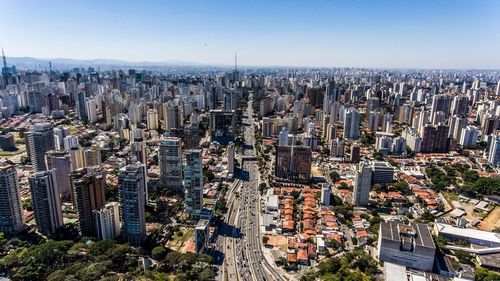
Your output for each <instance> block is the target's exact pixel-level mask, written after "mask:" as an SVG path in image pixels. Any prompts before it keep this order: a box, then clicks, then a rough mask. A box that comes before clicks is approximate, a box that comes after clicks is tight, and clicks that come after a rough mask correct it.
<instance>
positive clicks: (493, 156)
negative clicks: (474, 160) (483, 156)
mask: <svg viewBox="0 0 500 281" xmlns="http://www.w3.org/2000/svg"><path fill="white" fill-rule="evenodd" d="M488 163H490V164H491V165H495V166H500V136H499V135H496V136H495V137H494V138H493V140H492V141H491V144H490V151H489V154H488Z"/></svg>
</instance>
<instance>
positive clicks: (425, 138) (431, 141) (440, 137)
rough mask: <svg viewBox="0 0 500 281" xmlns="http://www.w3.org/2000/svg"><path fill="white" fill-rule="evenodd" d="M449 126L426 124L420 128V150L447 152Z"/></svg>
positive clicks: (425, 151)
mask: <svg viewBox="0 0 500 281" xmlns="http://www.w3.org/2000/svg"><path fill="white" fill-rule="evenodd" d="M448 131H449V126H448V125H444V124H438V125H435V126H434V125H431V124H427V125H425V126H424V128H423V130H422V146H421V148H420V152H424V153H439V152H441V153H444V152H448V143H449V142H448Z"/></svg>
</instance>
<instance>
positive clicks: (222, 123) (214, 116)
mask: <svg viewBox="0 0 500 281" xmlns="http://www.w3.org/2000/svg"><path fill="white" fill-rule="evenodd" d="M235 130H236V113H235V111H234V110H222V109H213V110H210V134H211V140H212V141H218V142H219V143H221V144H227V143H229V142H230V141H232V140H233V139H234V134H235V132H236V131H235Z"/></svg>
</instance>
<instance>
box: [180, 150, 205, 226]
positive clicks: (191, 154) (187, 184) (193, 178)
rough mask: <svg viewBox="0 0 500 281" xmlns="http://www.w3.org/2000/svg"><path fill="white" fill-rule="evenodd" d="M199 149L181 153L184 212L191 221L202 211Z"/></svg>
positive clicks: (201, 171) (201, 177)
mask: <svg viewBox="0 0 500 281" xmlns="http://www.w3.org/2000/svg"><path fill="white" fill-rule="evenodd" d="M201 154H202V150H201V149H189V150H186V151H184V153H183V163H182V166H183V170H184V192H185V196H184V199H185V204H186V212H187V213H188V214H189V217H190V219H191V220H198V219H200V216H201V211H202V209H203V169H202V166H201Z"/></svg>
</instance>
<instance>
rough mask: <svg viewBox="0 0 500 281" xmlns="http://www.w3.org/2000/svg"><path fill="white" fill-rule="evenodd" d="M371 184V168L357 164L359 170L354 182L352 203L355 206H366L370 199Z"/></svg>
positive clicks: (364, 164) (363, 164)
mask: <svg viewBox="0 0 500 281" xmlns="http://www.w3.org/2000/svg"><path fill="white" fill-rule="evenodd" d="M371 183H372V168H371V167H370V166H369V165H368V164H366V163H361V164H359V169H358V172H357V174H356V178H355V180H354V189H353V192H352V195H353V196H352V203H353V204H354V205H355V206H367V205H368V199H369V198H370V188H371Z"/></svg>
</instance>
